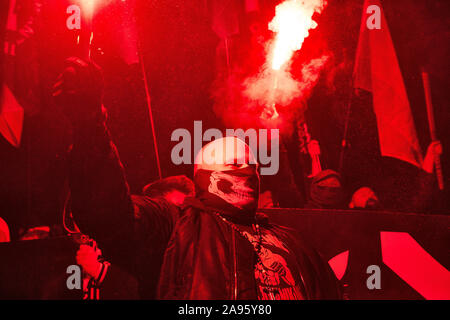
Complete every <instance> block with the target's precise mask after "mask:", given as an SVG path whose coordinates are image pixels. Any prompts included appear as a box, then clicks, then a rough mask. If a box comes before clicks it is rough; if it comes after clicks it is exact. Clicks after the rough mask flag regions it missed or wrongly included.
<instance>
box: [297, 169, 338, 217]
mask: <svg viewBox="0 0 450 320" xmlns="http://www.w3.org/2000/svg"><path fill="white" fill-rule="evenodd" d="M309 194H310V200H309V201H308V203H307V204H306V206H305V207H306V208H312V209H343V208H344V190H343V188H342V185H341V176H340V175H339V173H337V172H336V171H333V170H329V169H327V170H323V171H320V172H319V173H318V174H317V175H315V176H314V178H313V179H312V181H311V186H310V191H309Z"/></svg>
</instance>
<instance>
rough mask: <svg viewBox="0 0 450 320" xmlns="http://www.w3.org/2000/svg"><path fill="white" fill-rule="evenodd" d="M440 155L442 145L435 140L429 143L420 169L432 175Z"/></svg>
mask: <svg viewBox="0 0 450 320" xmlns="http://www.w3.org/2000/svg"><path fill="white" fill-rule="evenodd" d="M441 154H442V144H441V142H440V141H438V140H436V141H433V142H431V143H430V145H429V146H428V149H427V154H426V155H425V159H424V161H423V165H422V169H423V170H425V171H426V172H428V173H433V169H434V163H435V161H436V159H437V158H438V157H440V156H441Z"/></svg>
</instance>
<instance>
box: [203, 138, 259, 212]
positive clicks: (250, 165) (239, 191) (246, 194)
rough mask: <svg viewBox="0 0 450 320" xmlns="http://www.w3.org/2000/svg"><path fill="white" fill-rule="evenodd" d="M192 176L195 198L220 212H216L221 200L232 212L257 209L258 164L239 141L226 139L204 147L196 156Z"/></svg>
mask: <svg viewBox="0 0 450 320" xmlns="http://www.w3.org/2000/svg"><path fill="white" fill-rule="evenodd" d="M194 176H195V178H194V180H195V183H196V193H197V196H198V197H200V198H202V199H203V200H205V199H206V200H207V201H208V203H209V204H210V205H211V204H212V205H213V206H214V207H217V208H218V209H223V208H219V207H222V206H221V204H223V202H221V201H220V200H219V199H218V198H220V199H221V200H223V201H224V202H225V203H226V204H228V205H231V206H233V207H234V208H235V209H239V210H254V209H256V207H257V203H258V196H259V175H258V172H257V164H256V160H255V158H254V156H253V154H252V152H251V150H250V148H249V146H248V145H247V144H245V143H244V142H243V141H242V140H240V139H238V138H236V137H225V138H221V139H217V140H214V141H213V142H210V143H209V144H207V145H206V146H205V147H204V148H203V149H202V150H201V151H200V152H199V154H198V155H197V158H196V165H195V172H194ZM217 197H218V198H217ZM214 199H215V200H214Z"/></svg>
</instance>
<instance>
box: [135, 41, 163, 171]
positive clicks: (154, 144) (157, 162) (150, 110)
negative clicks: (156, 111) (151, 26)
mask: <svg viewBox="0 0 450 320" xmlns="http://www.w3.org/2000/svg"><path fill="white" fill-rule="evenodd" d="M137 42H138V46H137V47H138V53H139V62H140V65H141V72H142V77H143V79H144V87H145V97H146V101H147V107H148V115H149V118H150V126H151V128H152V136H153V147H154V149H155V157H156V165H157V167H158V175H159V179H162V172H161V162H160V160H159V152H158V142H157V140H156V130H155V122H154V121H153V112H152V105H151V100H150V91H149V89H148V79H147V73H146V72H145V63H144V55H143V54H142V46H141V42H140V39H139V36H138V41H137Z"/></svg>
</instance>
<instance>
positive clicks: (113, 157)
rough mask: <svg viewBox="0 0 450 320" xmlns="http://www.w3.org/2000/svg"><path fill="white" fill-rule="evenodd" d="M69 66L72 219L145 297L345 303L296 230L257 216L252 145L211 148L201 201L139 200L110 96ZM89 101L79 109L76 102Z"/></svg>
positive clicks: (230, 142)
mask: <svg viewBox="0 0 450 320" xmlns="http://www.w3.org/2000/svg"><path fill="white" fill-rule="evenodd" d="M68 68H69V69H67V68H66V70H65V72H66V73H68V77H66V76H65V75H64V72H63V75H62V76H61V77H60V82H61V83H59V85H58V86H57V87H58V88H61V91H60V92H58V91H57V92H58V93H57V95H62V97H60V99H59V101H62V103H63V104H62V106H63V107H65V106H64V99H61V98H63V97H64V95H66V94H70V95H75V96H76V99H75V100H72V102H71V103H69V111H70V112H69V113H68V115H69V117H70V118H71V119H72V123H73V127H74V137H75V138H74V143H73V147H72V149H71V154H70V187H71V193H72V208H71V209H72V213H73V216H74V218H75V219H76V221H77V223H78V225H79V227H80V229H81V230H83V232H84V233H86V234H88V235H89V236H90V237H92V238H95V239H96V241H97V243H98V244H99V246H100V247H101V248H102V251H103V254H104V255H107V256H108V257H109V261H110V262H111V264H112V265H114V264H117V265H121V266H124V267H125V268H127V270H130V272H132V273H133V274H134V275H135V276H136V278H137V279H138V282H139V286H140V290H139V291H140V297H141V298H143V299H151V298H158V299H232V300H237V299H263V300H265V299H339V298H340V288H339V286H338V282H337V280H336V278H335V276H334V274H333V272H332V270H331V269H330V267H329V266H328V264H326V262H324V261H323V260H322V259H321V257H320V255H319V254H318V253H317V252H316V251H315V250H314V249H312V248H311V247H310V246H308V245H307V243H306V242H305V241H304V240H302V238H301V237H300V235H299V234H298V233H297V232H295V231H294V230H291V229H288V228H284V227H281V226H277V225H274V224H271V223H270V222H269V221H268V219H267V217H265V216H262V215H259V214H256V208H257V204H258V197H259V173H258V165H257V163H256V161H255V158H254V156H253V154H252V153H251V151H250V150H249V147H248V145H246V144H245V143H244V142H243V141H241V140H239V139H237V138H235V137H227V138H223V139H217V140H214V141H213V142H211V143H209V144H207V145H206V146H204V147H203V148H202V149H201V151H200V152H199V154H198V155H197V158H196V161H195V163H196V164H195V168H194V184H195V197H188V198H186V199H185V200H184V201H183V203H182V204H181V205H180V206H175V205H174V204H173V203H170V202H168V201H166V200H165V199H163V198H151V197H149V196H146V195H133V196H131V195H130V194H129V189H128V185H127V182H126V179H125V177H124V174H123V168H122V165H121V163H120V160H119V157H118V154H117V151H116V149H115V147H114V144H113V142H112V141H111V138H110V136H109V134H108V131H107V128H106V125H105V123H104V118H103V117H102V116H101V114H102V113H101V109H102V108H101V98H100V97H101V92H99V93H97V96H96V97H95V99H87V100H85V99H83V96H84V97H92V92H84V93H83V90H80V89H77V88H76V86H73V82H72V81H73V79H77V80H76V81H75V83H78V84H80V83H81V84H82V83H84V82H85V80H86V79H80V76H83V75H84V76H88V75H89V72H78V71H77V70H78V69H82V70H84V71H86V69H90V70H91V71H93V72H94V73H97V71H96V70H95V68H93V67H92V65H91V64H88V63H85V62H83V61H75V62H74V61H71V62H70V64H69V67H68ZM93 79H94V77H90V78H89V79H87V80H90V81H92V80H93ZM91 87H93V88H98V87H99V86H91ZM64 88H70V89H71V90H70V91H69V93H65V90H64ZM82 89H86V88H84V87H83V88H82ZM83 100H84V103H82V104H80V106H79V108H78V109H77V108H74V105H73V101H83ZM80 119H82V121H79V120H80ZM224 146H226V147H224ZM229 146H231V149H230V148H229ZM224 150H225V151H226V152H225V151H224ZM105 277H106V278H107V277H108V274H106V276H105ZM105 281H106V280H105Z"/></svg>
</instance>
